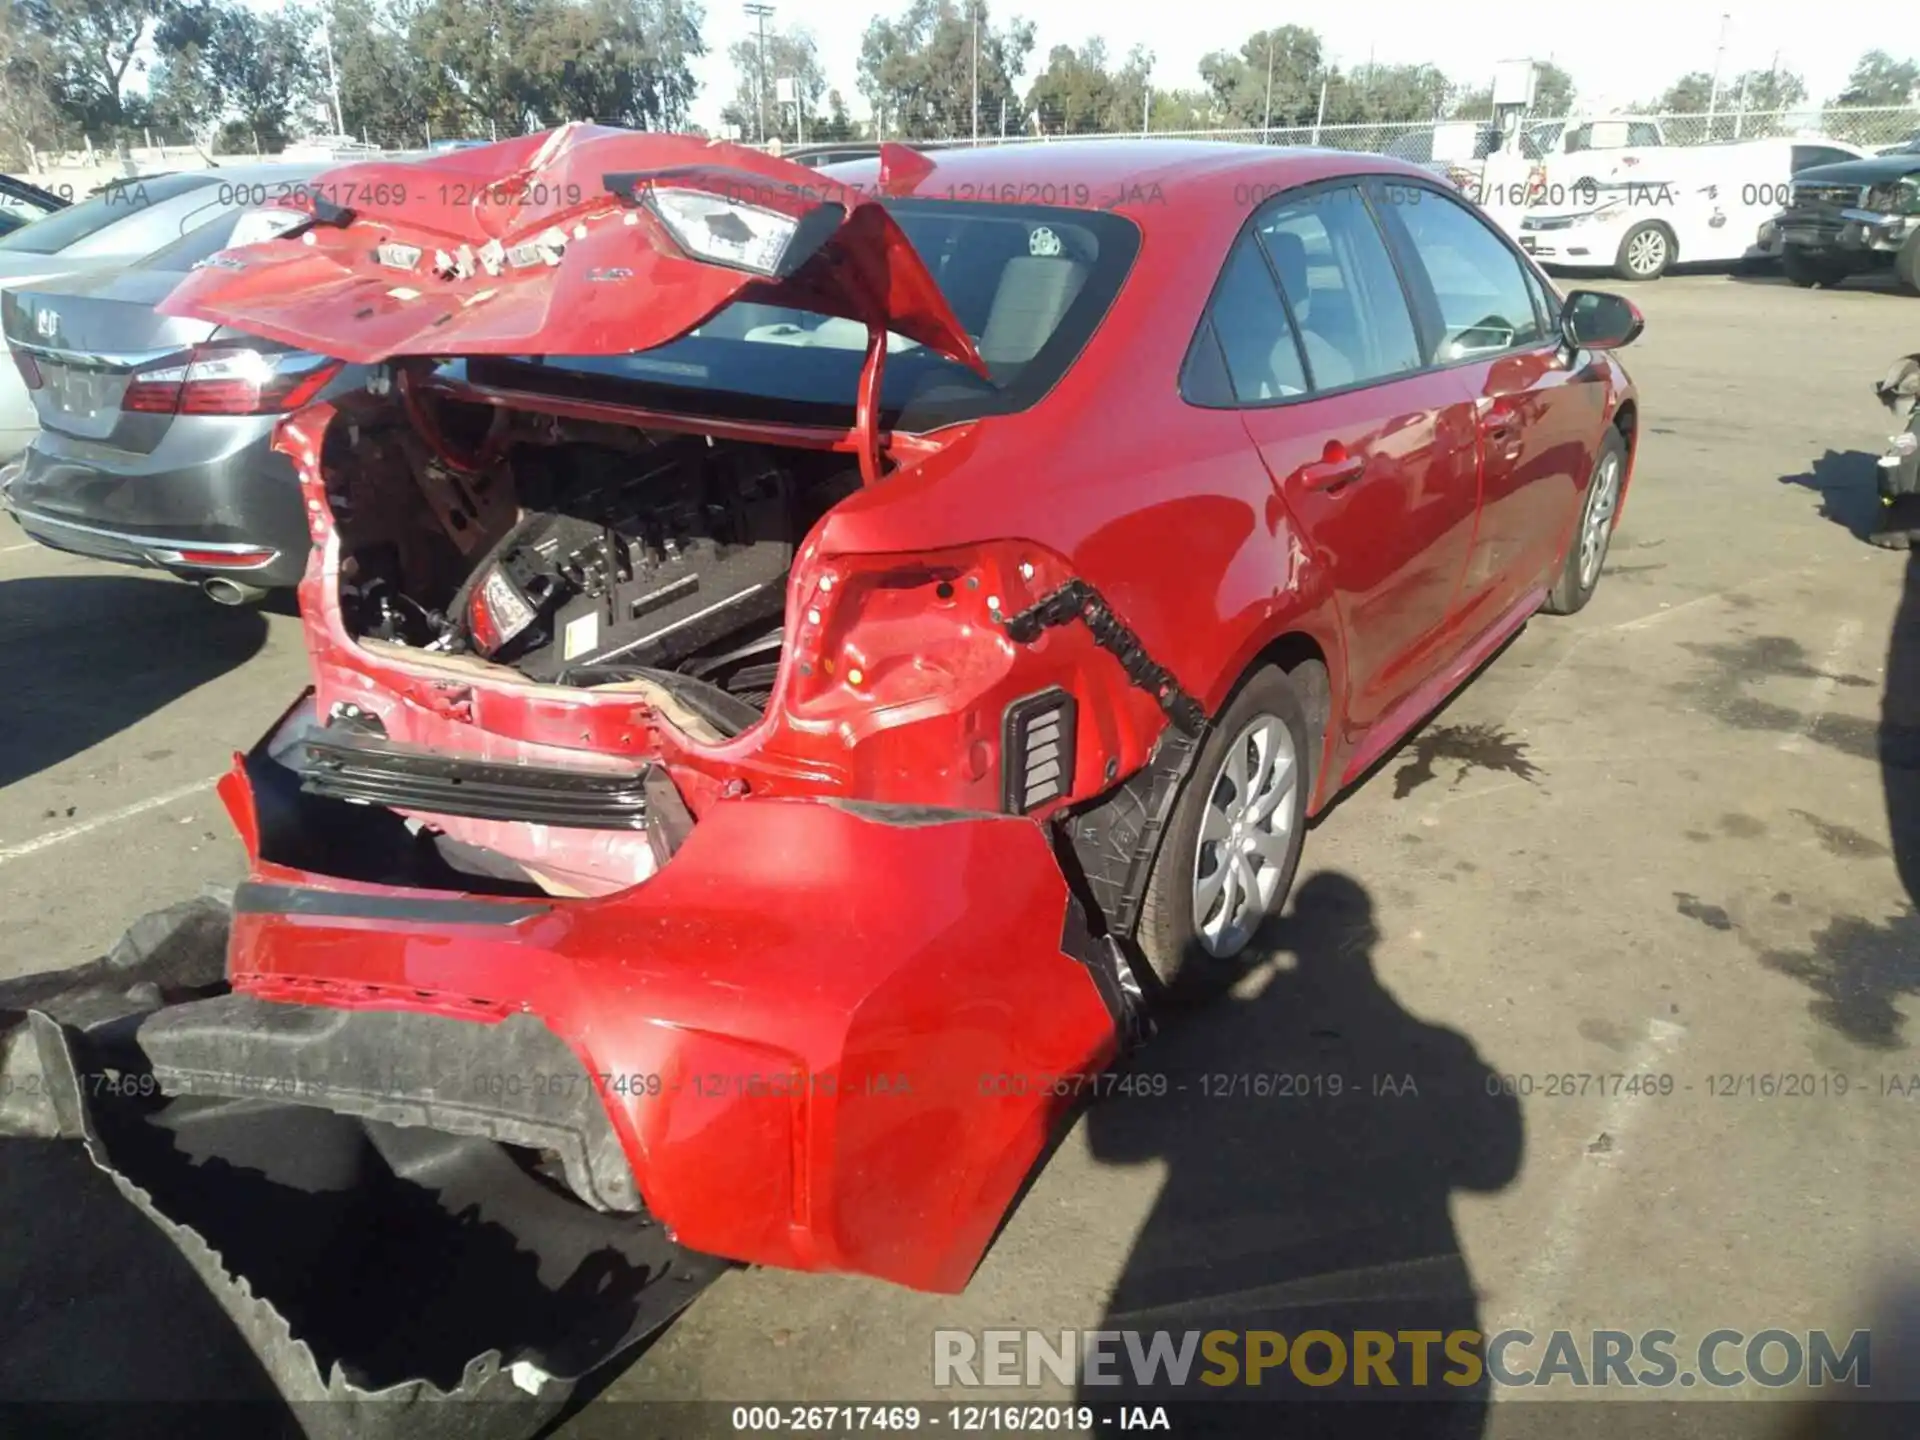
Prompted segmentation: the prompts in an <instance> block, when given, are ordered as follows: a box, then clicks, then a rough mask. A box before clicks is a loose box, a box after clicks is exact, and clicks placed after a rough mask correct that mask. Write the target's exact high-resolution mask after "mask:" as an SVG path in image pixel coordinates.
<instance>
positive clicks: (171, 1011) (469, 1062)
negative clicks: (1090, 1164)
mask: <svg viewBox="0 0 1920 1440" xmlns="http://www.w3.org/2000/svg"><path fill="white" fill-rule="evenodd" d="M221 793H222V797H223V799H225V801H226V802H227V805H228V808H229V810H230V812H231V813H232V815H233V817H234V820H235V823H236V824H237V826H238V828H239V829H240V831H241V834H242V837H243V839H244V840H245V842H246V845H247V849H248V852H249V855H250V859H251V864H250V870H251V878H250V879H249V880H248V881H247V882H246V883H244V884H242V885H241V886H240V887H239V888H238V889H237V891H236V892H235V893H234V896H233V899H232V902H231V904H230V906H221V907H218V911H217V915H214V914H213V913H212V912H209V911H208V910H207V909H206V907H205V906H204V905H203V906H202V907H201V908H199V909H194V908H193V907H179V908H182V909H183V913H187V912H190V913H189V914H188V918H189V919H190V920H191V921H192V922H193V924H192V926H189V927H187V928H189V929H193V928H194V927H198V928H197V929H196V930H194V936H193V938H192V943H190V944H181V943H177V940H178V933H179V932H180V931H181V929H182V927H181V925H179V924H175V925H173V926H172V927H171V928H168V927H166V926H162V927H161V929H162V931H163V932H164V934H163V937H162V938H163V940H164V943H163V944H162V945H161V946H160V947H159V949H158V950H156V948H155V946H154V945H152V944H146V945H144V946H143V947H140V953H139V954H138V955H137V956H135V957H134V959H133V960H131V961H129V960H127V959H126V958H125V957H121V959H119V960H117V961H107V962H101V963H100V964H99V965H96V966H95V967H92V969H90V970H88V971H83V972H78V973H74V972H69V973H68V974H65V975H57V976H47V977H40V978H39V979H38V980H37V981H28V982H15V983H14V984H12V985H10V986H0V1077H4V1078H5V1079H6V1081H7V1083H6V1085H5V1086H4V1087H0V1088H3V1089H4V1094H5V1100H4V1102H3V1103H0V1134H12V1135H30V1136H40V1137H50V1136H65V1137H67V1138H73V1139H79V1140H81V1141H83V1142H84V1143H85V1144H86V1146H87V1148H88V1150H89V1153H90V1154H91V1155H92V1157H93V1159H94V1162H95V1163H96V1165H98V1166H99V1167H100V1168H101V1169H102V1170H103V1171H105V1172H106V1173H107V1175H108V1176H109V1177H110V1178H111V1179H112V1180H113V1183H114V1184H115V1185H116V1186H117V1187H118V1188H119V1189H120V1191H121V1193H122V1194H123V1195H124V1196H125V1197H126V1198H127V1199H128V1200H129V1201H131V1202H132V1203H133V1204H134V1205H136V1206H137V1207H138V1208H139V1209H140V1210H141V1211H142V1212H143V1213H144V1214H146V1215H147V1216H148V1218H149V1219H151V1220H152V1221H153V1222H154V1223H155V1224H156V1225H157V1226H158V1227H159V1228H160V1229H161V1230H162V1231H163V1232H164V1233H165V1234H166V1235H167V1236H168V1238H169V1239H170V1240H172V1242H173V1243H174V1244H175V1245H176V1246H177V1247H178V1248H179V1249H180V1251H181V1253H182V1254H184V1255H185V1256H186V1258H187V1259H188V1261H189V1262H190V1263H191V1264H192V1266H193V1268H194V1270H195V1271H196V1273H197V1274H199V1276H200V1277H201V1279H202V1280H203V1281H204V1282H205V1283H206V1284H207V1286H208V1287H209V1289H210V1290H211V1291H212V1292H213V1294H214V1295H215V1296H216V1298H217V1299H218V1300H219V1301H220V1303H221V1305H222V1307H223V1308H224V1309H225V1311H226V1313H227V1314H228V1315H229V1316H230V1317H231V1318H232V1319H233V1321H234V1323H235V1324H236V1326H237V1327H238V1328H239V1330H240V1331H241V1333H242V1334H243V1335H244V1336H245V1337H246V1339H247V1340H248V1342H249V1344H250V1345H251V1346H252V1348H253V1349H254V1351H255V1352H256V1354H258V1356H259V1357H260V1359H261V1361H262V1363H263V1365H265V1367H266V1369H267V1370H268V1372H269V1374H270V1375H271V1376H272V1377H273V1379H274V1381H275V1383H276V1384H277V1385H278V1387H279V1388H280V1390H281V1392H282V1393H283V1394H284V1395H285V1396H286V1397H287V1398H288V1399H289V1400H291V1401H294V1402H305V1401H332V1402H337V1403H333V1404H323V1405H317V1406H311V1407H306V1406H296V1413H297V1414H298V1415H299V1417H300V1419H301V1421H302V1423H303V1424H305V1425H306V1426H307V1427H308V1429H309V1430H310V1431H311V1432H312V1433H314V1434H315V1435H326V1436H333V1435H341V1436H345V1435H349V1434H353V1435H360V1434H368V1433H373V1432H374V1430H375V1429H377V1428H378V1426H379V1425H380V1424H381V1423H386V1422H392V1423H395V1424H398V1425H400V1426H401V1427H402V1428H403V1429H404V1431H405V1433H408V1434H426V1433H434V1432H433V1426H432V1424H431V1423H429V1422H427V1421H426V1420H425V1419H424V1417H423V1416H422V1415H421V1413H420V1408H419V1407H420V1405H421V1404H422V1403H423V1402H432V1401H439V1400H445V1399H456V1398H457V1399H467V1398H496V1399H500V1398H504V1399H508V1400H514V1401H517V1402H518V1403H516V1404H513V1405H505V1406H489V1407H485V1412H486V1424H485V1425H482V1424H481V1422H480V1420H479V1419H478V1418H477V1415H478V1412H476V1413H475V1415H474V1416H469V1417H466V1418H462V1419H460V1420H458V1421H457V1422H454V1421H447V1422H444V1423H446V1424H448V1425H451V1426H453V1428H455V1429H457V1430H458V1431H459V1433H461V1434H474V1435H479V1434H483V1433H488V1434H491V1433H496V1432H497V1433H501V1434H526V1433H530V1432H531V1431H532V1430H533V1429H535V1428H537V1426H538V1424H539V1423H541V1421H542V1419H543V1418H544V1417H547V1416H550V1415H551V1414H552V1413H554V1412H555V1411H556V1410H557V1409H558V1408H559V1406H560V1405H561V1404H562V1403H564V1401H565V1400H566V1399H567V1397H568V1396H569V1395H570V1394H571V1392H572V1390H573V1388H574V1386H575V1383H576V1382H577V1381H578V1380H579V1379H581V1378H582V1377H584V1376H585V1375H586V1374H587V1373H588V1372H590V1371H591V1370H593V1369H595V1368H596V1367H598V1366H601V1365H603V1364H605V1363H606V1362H607V1361H608V1360H610V1359H612V1358H614V1357H615V1356H616V1355H618V1354H619V1353H621V1352H622V1351H623V1350H625V1349H627V1348H629V1347H630V1346H632V1345H633V1344H635V1343H636V1342H638V1341H639V1340H641V1339H642V1338H644V1337H645V1336H646V1335H647V1334H649V1333H651V1332H652V1331H654V1330H656V1329H658V1328H659V1327H660V1326H661V1325H663V1324H665V1323H666V1322H667V1321H668V1320H670V1319H671V1318H672V1316H673V1315H674V1314H675V1313H676V1312H677V1311H678V1310H679V1309H680V1308H682V1307H683V1306H684V1305H685V1304H686V1303H687V1302H688V1301H689V1300H690V1299H691V1298H693V1296H694V1295H696V1294H697V1293H698V1292H699V1290H700V1289H701V1288H702V1287H703V1286H704V1285H705V1284H706V1283H707V1282H708V1281H710V1280H711V1279H712V1278H714V1276H715V1275H717V1274H718V1273H719V1272H720V1271H722V1270H723V1269H725V1268H726V1267H727V1265H728V1264H729V1263H731V1262H736V1261H737V1262H752V1263H761V1264H769V1265H777V1266H785V1267H791V1268H799V1269H813V1270H823V1271H843V1272H852V1273H860V1274H867V1275H872V1276H877V1277H880V1278H884V1279H888V1280H892V1281H895V1282H897V1283H901V1284H905V1285H910V1286H914V1287H916V1288H921V1289H927V1290H935V1291H955V1290H958V1289H960V1288H962V1287H963V1286H964V1285H965V1284H966V1282H967V1280H968V1278H969V1277H970V1275H971V1273H972V1271H973V1269H974V1267H975V1266H976V1265H977V1263H978V1261H979V1259H980V1257H981V1255H982V1254H983V1253H984V1252H985V1250H986V1248H987V1246H988V1244H989V1243H990V1242H991V1240H992V1237H993V1235H994V1233H995V1232H996V1230H997V1228H998V1226H999V1224H1000V1223H1001V1221H1002V1219H1003V1218H1004V1216H1005V1214H1006V1211H1007V1210H1008V1208H1009V1206H1010V1204H1011V1203H1012V1201H1013V1199H1014V1198H1015V1196H1016V1195H1017V1193H1018V1191H1019V1188H1020V1186H1021V1184H1022V1183H1023V1181H1024V1180H1025V1179H1026V1177H1027V1176H1028V1174H1029V1173H1030V1171H1031V1170H1032V1168H1033V1166H1034V1165H1035V1163H1036V1162H1037V1161H1038V1160H1039V1159H1040V1157H1041V1156H1042V1155H1043V1154H1044V1152H1045V1150H1046V1148H1047V1146H1048V1144H1049V1142H1050V1141H1051V1140H1052V1139H1053V1138H1054V1137H1055V1135H1056V1134H1057V1133H1058V1126H1059V1124H1060V1123H1061V1122H1062V1121H1063V1120H1064V1119H1065V1118H1066V1117H1067V1116H1068V1115H1069V1114H1070V1113H1071V1112H1072V1110H1073V1109H1074V1107H1075V1099H1076V1096H1077V1095H1079V1094H1082V1093H1084V1087H1082V1086H1080V1085H1079V1084H1078V1083H1076V1081H1077V1078H1078V1077H1081V1076H1084V1075H1088V1074H1091V1073H1095V1072H1097V1071H1098V1070H1100V1069H1101V1068H1103V1067H1104V1066H1105V1065H1106V1064H1107V1063H1108V1062H1109V1061H1110V1060H1111V1059H1112V1058H1113V1056H1114V1054H1115V1053H1116V1051H1117V1050H1118V1048H1119V1043H1120V1040H1121V1036H1122V1033H1123V1031H1124V1029H1125V1024H1126V1021H1127V1018H1128V1014H1129V1011H1128V997H1127V996H1126V995H1124V994H1123V993H1121V991H1120V990H1119V989H1118V988H1116V982H1115V976H1114V974H1113V971H1112V969H1111V963H1112V962H1111V959H1110V958H1109V957H1110V953H1111V952H1110V950H1109V951H1104V952H1103V951H1102V949H1101V947H1100V946H1099V944H1098V943H1097V942H1095V941H1093V940H1092V938H1091V936H1090V935H1089V933H1088V929H1087V924H1086V919H1085V912H1084V911H1083V910H1082V909H1081V907H1080V906H1079V904H1078V902H1076V901H1075V900H1074V899H1073V898H1072V897H1071V896H1070V894H1069V891H1068V886H1067V883H1066V881H1065V879H1064V877H1063V875H1062V873H1061V870H1060V868H1059V866H1058V864H1057V862H1056V860H1055V857H1054V854H1053V851H1052V849H1051V846H1050V844H1049V840H1048V837H1047V835H1046V833H1045V832H1044V831H1043V830H1042V829H1041V827H1040V826H1038V825H1036V824H1034V823H1033V822H1031V821H1027V820H1023V819H1015V818H1010V817H1002V816H989V815H975V814H971V813H955V812H940V811H928V810H924V809H908V808H899V807H869V806H862V805H858V804H852V803H841V804H834V803H824V802H802V801H752V800H740V801H729V802H723V803H721V804H719V805H716V806H714V807H712V808H711V809H710V811H709V812H708V813H707V814H706V815H705V816H704V817H703V818H702V819H701V820H700V822H699V823H698V824H697V825H696V826H695V827H694V829H693V831H692V833H691V834H690V835H688V836H686V837H685V839H684V840H683V841H682V842H681V843H680V844H679V848H678V849H677V851H675V853H674V854H673V855H672V857H671V858H670V859H669V860H668V862H667V863H666V864H665V865H664V866H663V867H662V868H661V869H660V870H659V871H658V872H657V873H656V874H655V875H654V876H653V877H652V878H651V879H649V880H648V881H646V882H645V883H643V884H641V885H639V886H635V887H633V888H632V889H630V890H627V891H624V892H621V893H619V894H616V895H612V896H607V897H603V898H599V899H591V900H575V899H562V898H557V897H552V896H547V895H543V894H538V893H527V892H526V891H524V890H522V892H521V893H497V892H498V891H500V890H501V889H503V888H504V889H507V890H511V889H512V888H513V887H512V885H511V884H507V885H505V886H504V887H503V886H502V885H500V884H498V883H496V884H494V885H493V886H492V889H493V891H494V892H496V893H488V890H489V886H488V883H487V882H483V881H478V880H476V881H475V882H474V886H473V888H471V889H469V890H467V891H465V892H462V891H459V890H453V889H447V888H433V887H429V886H428V885H426V884H425V883H423V877H424V876H425V874H426V873H427V869H425V868H419V867H416V868H415V869H412V870H409V869H408V868H407V867H408V865H409V863H410V862H409V860H408V858H407V853H406V849H405V847H406V846H407V845H409V844H414V843H425V842H420V840H419V837H418V836H417V835H415V834H414V833H413V832H411V831H408V830H406V828H405V827H404V826H401V825H400V822H399V821H398V820H397V818H396V817H394V816H393V815H392V814H391V812H387V811H384V810H380V809H378V808H377V807H368V806H363V805H350V804H347V803H346V802H344V801H341V800H338V799H333V798H329V797H324V796H315V795H310V794H306V793H304V792H302V791H301V790H300V788H299V784H298V779H297V777H295V776H293V775H292V774H291V773H290V772H287V771H285V769H284V767H281V766H280V765H279V764H278V763H277V762H276V761H274V760H272V759H270V758H269V757H268V756H267V755H266V753H265V751H264V748H257V749H256V750H255V751H254V752H253V753H252V754H250V755H248V756H245V757H236V764H235V768H234V771H233V772H232V773H231V774H230V775H229V776H228V777H227V778H226V779H225V780H223V781H222V783H221ZM387 822H391V827H392V829H393V830H394V832H395V833H396V834H397V835H398V836H399V837H400V838H398V839H396V840H394V841H393V843H392V844H391V845H389V844H388V843H387V840H385V839H383V838H382V836H383V835H384V834H385V832H384V831H383V830H381V829H380V827H381V826H382V825H384V824H386V823H387ZM363 823H364V824H365V825H367V826H370V827H372V828H370V829H353V828H342V827H353V826H358V825H361V824H363ZM635 838H636V841H637V842H638V843H646V841H645V839H644V837H635ZM330 848H337V850H338V852H339V857H338V858H340V860H341V861H342V864H341V865H340V866H339V867H337V868H342V869H348V870H349V871H351V872H352V873H354V874H355V875H357V876H358V878H344V877H343V876H341V875H339V874H331V873H325V872H324V871H322V870H320V869H317V868H316V869H303V868H299V866H318V865H319V863H320V862H321V860H322V859H324V858H325V856H326V855H327V854H328V853H329V850H330ZM295 862H297V863H295ZM380 874H384V875H385V878H384V879H377V878H370V877H372V876H376V875H380ZM216 922H217V923H216ZM143 923H147V924H149V925H151V923H152V922H151V921H150V922H143ZM216 931H217V933H216ZM150 938H151V937H150ZM123 948H124V947H123ZM156 957H157V958H156ZM223 961H224V963H222V962H223ZM396 1401H397V1402H400V1403H398V1404H397V1405H396V1404H395V1403H394V1402H396ZM459 1408H460V1409H461V1410H462V1411H467V1410H469V1409H470V1408H471V1407H464V1406H463V1407H459ZM423 1427H424V1428H423Z"/></svg>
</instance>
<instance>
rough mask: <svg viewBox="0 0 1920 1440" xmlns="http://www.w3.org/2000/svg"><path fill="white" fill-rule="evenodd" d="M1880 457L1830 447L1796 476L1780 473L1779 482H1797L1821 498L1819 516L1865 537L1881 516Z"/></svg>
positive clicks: (1856, 535)
mask: <svg viewBox="0 0 1920 1440" xmlns="http://www.w3.org/2000/svg"><path fill="white" fill-rule="evenodd" d="M1878 465H1879V457H1878V456H1875V455H1869V454H1868V453H1867V452H1866V451H1864V450H1829V451H1827V453H1826V454H1824V455H1822V456H1821V457H1820V458H1819V459H1818V460H1816V461H1814V462H1813V467H1812V468H1811V469H1809V470H1805V471H1802V472H1801V473H1800V474H1798V475H1782V476H1781V477H1780V483H1781V484H1782V485H1798V486H1800V487H1801V488H1802V489H1806V490H1811V491H1813V493H1814V494H1816V495H1818V496H1819V497H1820V518H1821V519H1823V520H1831V521H1833V523H1834V524H1836V525H1840V526H1843V527H1845V528H1846V529H1847V530H1849V531H1851V532H1852V533H1853V535H1854V536H1855V538H1856V539H1860V540H1864V539H1866V538H1867V536H1868V535H1869V534H1871V533H1872V531H1873V527H1874V525H1875V523H1876V522H1877V521H1878V520H1879V518H1880V490H1879V476H1878V470H1877V467H1878Z"/></svg>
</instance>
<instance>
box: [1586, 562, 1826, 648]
mask: <svg viewBox="0 0 1920 1440" xmlns="http://www.w3.org/2000/svg"><path fill="white" fill-rule="evenodd" d="M1814 569H1815V567H1814V566H1812V565H1802V566H1800V567H1798V568H1797V569H1793V570H1776V571H1775V572H1774V573H1773V574H1771V575H1762V576H1760V577H1759V578H1758V579H1757V580H1743V581H1742V582H1741V583H1740V584H1738V585H1729V586H1728V587H1727V588H1726V589H1724V590H1715V591H1712V592H1711V593H1709V594H1706V595H1696V596H1694V597H1693V599H1691V600H1682V601H1681V602H1680V603H1679V604H1678V605H1663V606H1662V607H1661V608H1660V609H1658V610H1654V611H1652V612H1650V613H1648V614H1646V615H1642V616H1640V617H1639V618H1638V619H1634V620H1622V621H1621V622H1620V623H1619V624H1617V625H1607V626H1603V627H1602V628H1601V629H1600V630H1597V631H1595V630H1589V631H1587V632H1586V634H1583V635H1581V636H1580V639H1582V640H1584V639H1586V638H1587V635H1595V634H1607V633H1609V632H1613V631H1626V632H1628V633H1632V632H1634V631H1637V630H1647V629H1651V628H1652V627H1653V626H1655V625H1659V624H1662V623H1664V622H1665V621H1668V620H1671V619H1672V618H1673V617H1674V616H1676V615H1678V614H1680V613H1681V612H1682V611H1684V610H1691V609H1693V608H1694V607H1695V606H1696V605H1705V604H1708V603H1709V602H1711V601H1714V600H1723V599H1725V598H1726V597H1727V596H1729V595H1744V594H1746V593H1747V592H1748V591H1749V590H1758V589H1759V588H1760V587H1761V586H1762V585H1777V584H1779V583H1780V582H1781V581H1782V580H1792V579H1795V578H1797V577H1800V576H1803V575H1811V574H1813V573H1814ZM1576 643H1578V642H1576Z"/></svg>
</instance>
